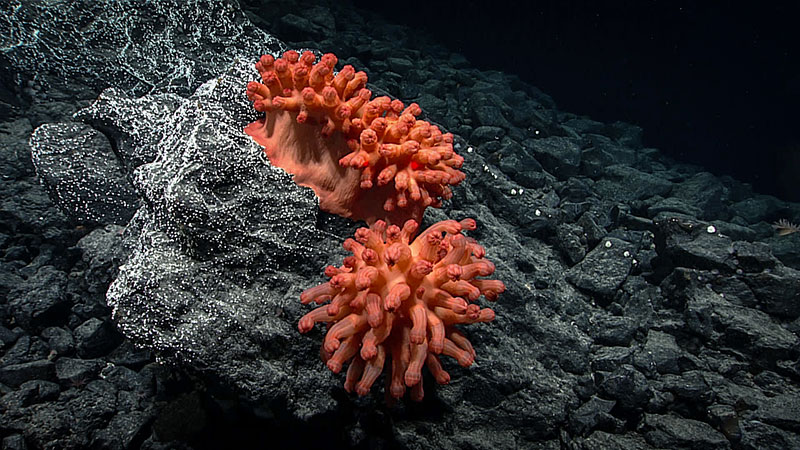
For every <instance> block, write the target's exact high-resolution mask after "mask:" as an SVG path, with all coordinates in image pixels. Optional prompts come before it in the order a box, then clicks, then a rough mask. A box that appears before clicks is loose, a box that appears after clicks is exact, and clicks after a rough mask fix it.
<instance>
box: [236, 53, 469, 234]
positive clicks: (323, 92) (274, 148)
mask: <svg viewBox="0 0 800 450" xmlns="http://www.w3.org/2000/svg"><path fill="white" fill-rule="evenodd" d="M315 61H316V57H315V56H314V54H313V53H311V52H308V51H306V52H303V54H302V55H301V54H299V53H298V52H296V51H293V50H290V51H287V52H285V53H284V54H283V56H281V57H279V58H277V59H276V58H275V57H273V56H271V55H264V56H262V57H261V58H260V59H259V61H258V62H257V63H256V69H257V70H258V71H259V73H260V75H261V83H257V82H252V83H249V84H248V87H247V97H248V99H250V100H251V101H253V106H254V107H255V109H256V110H257V111H259V112H263V113H265V117H264V118H262V119H259V120H257V121H255V122H253V123H251V124H249V125H248V126H247V127H245V129H244V131H245V133H247V134H248V135H250V136H252V137H253V139H254V140H255V141H256V142H258V143H259V144H260V145H261V146H263V147H264V152H265V153H266V155H267V157H268V158H269V160H270V162H271V163H272V164H273V165H275V166H277V167H281V168H283V169H284V170H285V171H287V172H288V173H290V174H292V175H293V177H294V180H295V182H296V183H298V184H300V185H302V186H307V187H310V188H311V189H313V190H314V192H315V193H316V195H317V197H319V202H320V207H321V208H322V209H323V210H325V211H328V212H331V213H334V214H339V215H341V216H345V217H349V218H352V219H355V220H365V221H367V223H372V222H373V221H375V220H377V219H387V220H389V221H390V222H392V223H397V224H400V223H403V222H405V221H406V220H407V219H414V220H417V221H419V220H421V218H422V215H423V213H424V211H425V208H427V207H428V206H439V205H440V204H441V200H442V199H447V198H450V196H451V195H452V193H451V186H453V185H454V184H457V182H458V181H460V180H463V179H464V174H463V173H462V172H460V171H459V170H458V169H459V168H460V166H461V161H463V159H462V158H461V157H460V156H458V155H456V154H455V152H454V151H453V146H452V139H451V140H450V141H443V140H442V136H441V132H439V133H438V134H437V133H433V132H431V130H438V128H437V127H435V126H432V125H431V124H430V123H428V122H425V121H423V120H417V119H416V118H415V117H416V116H418V115H419V114H420V113H421V109H420V108H419V105H417V104H416V103H412V104H411V105H409V106H408V107H406V106H405V105H404V104H403V102H401V101H400V100H397V99H395V100H392V99H390V98H388V97H378V98H375V99H373V100H370V97H371V96H372V92H371V91H369V90H368V89H366V88H365V85H366V82H367V75H366V74H365V73H364V72H356V71H355V69H353V67H352V66H349V65H347V66H344V67H343V68H342V70H341V71H340V72H339V73H338V74H334V72H333V68H334V67H335V66H336V64H337V62H338V59H337V58H336V56H335V55H333V54H332V53H327V54H325V55H324V56H322V58H321V59H320V60H319V62H316V64H315ZM365 131H369V133H368V134H366V135H365V134H364V132H365ZM365 136H366V137H367V140H364V137H365ZM386 145H389V146H390V147H385V146H386ZM376 149H380V150H381V151H380V152H377V151H375V150H376Z"/></svg>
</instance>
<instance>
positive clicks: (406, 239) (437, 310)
mask: <svg viewBox="0 0 800 450" xmlns="http://www.w3.org/2000/svg"><path fill="white" fill-rule="evenodd" d="M417 227H418V224H417V222H415V221H413V220H409V221H407V222H406V223H405V224H404V225H403V228H402V229H401V228H399V227H398V226H396V225H391V226H387V224H386V222H384V221H382V220H379V221H376V222H375V223H374V224H373V225H372V226H371V227H370V228H360V229H358V230H357V231H356V234H355V240H354V239H347V240H346V241H345V243H344V248H345V249H346V250H348V251H351V252H352V253H353V255H351V256H348V257H347V258H345V260H344V264H343V265H342V266H341V267H338V268H337V267H334V266H328V267H327V268H326V269H325V275H326V276H328V277H330V281H329V282H327V283H324V284H321V285H319V286H316V287H313V288H310V289H307V290H305V291H304V292H303V293H302V294H301V296H300V299H301V301H302V303H303V304H308V303H310V302H312V301H313V302H315V303H317V304H322V303H325V302H328V301H330V303H328V304H327V305H323V306H320V307H318V308H316V309H314V310H313V311H311V312H309V313H308V314H306V315H305V316H303V317H302V318H301V319H300V322H299V324H298V329H299V330H300V332H302V333H306V332H308V331H310V330H311V329H312V328H313V327H314V324H315V323H318V322H327V323H328V324H330V325H331V326H330V327H329V328H328V332H327V334H326V335H325V340H324V342H323V346H322V355H323V359H325V360H326V362H327V366H328V368H329V369H330V370H331V371H333V372H334V373H339V372H340V371H341V370H342V367H343V365H344V364H345V363H347V362H349V363H350V366H349V368H348V370H347V377H346V380H345V384H344V387H345V389H346V390H347V391H348V392H352V391H353V390H355V391H356V392H357V393H358V394H359V395H366V394H367V393H368V392H369V391H370V388H371V387H372V385H373V383H374V382H375V380H376V379H377V378H378V376H379V375H380V374H381V372H382V371H383V367H384V363H385V362H386V360H387V359H389V358H390V359H391V361H392V365H391V375H390V378H389V380H388V382H389V394H390V395H391V396H392V397H394V398H400V397H402V396H403V395H404V393H405V391H406V388H407V387H408V388H411V397H412V399H413V400H417V401H419V400H422V397H423V395H424V391H423V388H422V382H421V379H422V373H421V371H422V366H423V365H427V366H428V369H429V370H430V371H431V373H432V374H433V376H434V378H435V379H436V381H437V382H438V383H440V384H446V383H448V382H449V381H450V375H449V374H448V373H447V372H446V371H445V370H444V369H443V368H442V364H441V362H440V361H439V355H441V354H444V355H447V356H450V357H452V358H454V359H455V360H456V361H457V362H458V364H459V365H461V366H463V367H468V366H470V365H471V364H472V363H473V361H474V360H475V350H474V349H473V347H472V345H471V344H470V342H469V341H468V340H467V338H466V337H465V336H464V335H463V334H462V333H461V332H460V331H459V330H458V329H456V327H455V325H456V324H470V323H476V322H489V321H491V320H493V319H494V317H495V314H494V311H492V310H491V309H489V308H483V309H481V308H480V307H479V306H478V305H477V304H475V302H476V301H477V300H478V298H479V297H480V296H481V294H483V296H484V297H486V299H487V300H489V301H495V300H497V297H498V295H500V294H501V293H502V292H503V291H505V285H504V284H503V282H502V281H499V280H487V279H479V278H478V277H485V276H489V275H491V274H492V273H494V270H495V267H494V264H492V263H491V262H490V261H488V260H486V259H484V256H485V253H486V251H485V250H484V248H483V247H481V246H480V245H478V243H477V242H476V241H475V240H474V239H470V238H467V237H465V236H464V235H463V234H461V231H462V230H474V229H475V227H476V224H475V221H474V220H472V219H465V220H462V221H460V222H457V221H455V220H445V221H441V222H437V223H435V224H433V225H432V226H430V227H429V228H428V229H426V230H425V231H423V232H422V233H421V234H420V235H419V236H418V237H417V238H416V239H414V240H413V242H411V239H412V237H413V235H414V233H415V232H416V230H417Z"/></svg>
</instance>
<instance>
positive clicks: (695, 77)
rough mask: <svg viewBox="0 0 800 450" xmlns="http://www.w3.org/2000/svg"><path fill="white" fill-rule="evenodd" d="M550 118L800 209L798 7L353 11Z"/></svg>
mask: <svg viewBox="0 0 800 450" xmlns="http://www.w3.org/2000/svg"><path fill="white" fill-rule="evenodd" d="M354 3H355V4H356V5H357V6H358V7H360V8H363V9H367V10H372V11H375V12H379V13H381V14H382V15H384V17H386V18H387V20H389V19H390V20H391V21H394V22H396V23H402V24H404V25H407V26H410V27H413V28H417V29H419V30H421V31H425V32H427V33H430V34H432V35H434V36H435V39H436V40H437V41H438V42H440V43H442V44H444V45H446V46H448V47H449V48H450V49H452V50H454V51H458V52H460V53H462V54H464V55H465V56H466V57H467V58H468V59H469V61H470V62H471V63H472V64H474V65H475V66H477V67H478V68H480V69H484V70H488V69H494V70H500V71H504V72H507V73H514V74H517V75H518V76H519V77H520V78H521V79H523V80H524V81H527V82H528V83H530V84H532V85H534V86H537V87H538V88H540V89H541V90H543V91H544V92H546V93H548V94H549V95H551V96H552V97H553V99H554V100H555V101H556V103H557V104H558V105H559V108H560V109H562V110H565V111H571V112H574V113H577V114H586V115H589V116H591V117H592V118H593V119H594V120H599V121H602V122H613V121H616V120H622V121H626V122H630V123H634V124H637V125H639V126H641V127H643V128H644V130H645V132H644V143H645V145H647V146H652V147H656V148H658V149H660V150H661V151H663V152H664V153H666V154H669V155H670V156H673V157H675V158H676V159H678V160H680V161H683V162H689V163H693V164H698V165H701V166H704V167H705V169H706V170H709V171H711V172H712V173H714V174H715V175H731V176H733V177H735V178H737V179H740V180H742V181H745V182H748V183H752V184H753V186H754V188H755V190H756V192H760V193H764V194H772V195H775V196H777V197H779V198H782V199H785V200H790V201H798V200H800V181H798V178H800V177H798V175H800V136H798V123H799V122H800V114H798V109H797V105H798V103H800V64H798V56H800V51H798V49H799V48H800V38H798V33H797V31H796V27H797V19H798V17H800V3H798V2H767V3H761V4H758V6H756V5H755V4H754V3H748V2H688V1H677V2H676V1H611V2H584V1H575V0H567V1H559V0H550V1H536V2H520V1H514V0H497V1H492V2H463V1H457V0H443V1H433V2H431V1H426V0H407V1H404V2H403V3H402V5H403V6H402V7H398V6H397V5H395V4H394V3H393V2H385V3H384V2H374V1H367V0H355V2H354Z"/></svg>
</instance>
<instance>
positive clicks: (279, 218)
mask: <svg viewBox="0 0 800 450" xmlns="http://www.w3.org/2000/svg"><path fill="white" fill-rule="evenodd" d="M248 66H249V65H248ZM251 71H252V69H251V68H249V67H246V66H245V65H243V64H242V65H237V66H233V67H231V68H230V70H229V73H228V74H226V75H223V76H221V77H219V78H215V79H212V80H211V81H209V82H208V83H206V84H205V85H203V86H201V87H200V88H199V89H198V90H197V92H196V93H195V94H194V95H193V96H191V97H189V98H188V99H186V100H184V101H182V102H179V104H178V105H177V107H175V108H158V107H153V104H158V103H159V102H161V101H163V100H164V99H161V98H159V97H151V98H149V103H150V107H147V108H141V106H142V103H148V102H147V99H148V97H145V98H143V99H139V101H137V102H131V101H130V99H128V98H127V97H125V96H124V95H123V94H122V93H121V92H119V91H117V90H109V91H106V92H104V94H103V95H102V96H101V97H100V99H99V100H98V101H97V102H95V103H94V104H93V105H92V106H91V108H90V109H89V110H86V111H82V112H81V113H80V114H79V116H81V117H91V118H92V120H98V121H105V122H106V123H107V126H108V127H109V128H111V129H113V128H115V126H116V124H115V123H114V120H115V119H117V120H120V121H121V120H128V119H132V120H133V122H134V123H149V124H151V127H152V128H151V130H150V133H151V134H152V135H155V136H160V137H161V139H154V140H152V141H151V143H150V144H149V145H152V146H153V147H150V146H149V145H148V144H144V145H141V146H140V147H139V150H140V151H141V152H142V153H143V154H153V155H155V157H154V159H153V161H152V162H149V163H146V164H142V165H140V166H138V167H137V168H136V169H135V170H134V171H133V173H132V179H133V185H134V187H135V189H136V190H137V191H138V192H140V193H141V194H142V200H143V203H144V205H145V206H144V207H143V208H141V209H140V210H139V211H138V212H137V213H136V216H135V217H134V218H133V220H132V222H131V225H129V229H133V230H135V232H132V233H131V237H130V238H131V239H132V240H133V242H132V243H131V247H132V249H133V250H132V252H131V254H130V257H129V258H128V259H127V261H126V262H125V264H124V265H123V266H122V267H121V268H120V272H119V276H118V277H117V279H116V281H114V283H113V284H112V285H111V288H110V290H109V292H108V302H109V305H110V306H111V307H112V308H113V311H114V312H113V317H114V319H115V320H116V321H117V323H118V324H119V327H120V329H121V330H122V331H123V333H124V334H125V335H126V336H128V337H129V338H131V339H133V340H134V341H135V342H137V343H140V344H141V345H144V346H146V347H148V348H151V349H153V350H156V351H157V352H159V353H160V354H162V355H164V356H169V357H171V358H174V359H176V360H178V361H183V362H185V363H186V364H187V365H188V366H189V367H193V368H195V369H197V370H199V371H201V372H205V373H206V374H207V375H208V376H209V377H213V378H215V379H218V380H221V381H223V383H224V384H226V385H228V386H229V387H233V388H234V389H235V390H237V391H239V392H243V393H246V396H247V397H248V399H249V400H251V401H254V402H259V403H261V402H269V401H272V400H275V399H278V398H292V399H293V400H292V401H291V406H292V409H293V410H296V411H298V413H299V414H302V413H303V412H304V411H315V412H319V411H321V410H324V409H325V408H326V406H325V404H326V403H327V404H329V403H330V399H329V398H326V397H325V396H314V395H313V389H312V388H311V387H310V386H309V385H308V384H307V383H309V382H310V379H309V378H302V377H296V376H293V375H292V373H293V372H295V371H296V370H303V371H305V370H309V371H311V372H314V368H313V366H314V365H318V364H316V363H317V359H316V358H317V357H316V355H315V354H314V352H313V351H312V352H309V353H310V354H307V355H305V356H306V357H305V358H298V357H296V355H297V354H298V353H303V352H302V351H301V350H298V349H301V348H302V347H303V346H302V344H301V342H300V337H299V336H298V335H297V333H296V332H295V330H294V324H293V323H292V318H293V317H296V315H297V314H299V312H300V306H299V304H298V302H297V301H296V300H295V299H296V298H297V295H298V294H299V289H298V287H295V286H302V285H303V284H304V282H305V281H304V277H305V276H307V275H313V274H316V273H318V270H319V267H318V265H319V264H320V262H323V261H326V260H327V258H328V257H329V254H331V253H335V250H334V246H335V245H336V242H337V241H338V240H339V239H330V238H329V236H327V235H326V233H325V232H324V227H323V228H318V227H316V226H315V224H316V223H317V222H318V220H324V219H322V218H321V217H319V216H318V214H319V213H318V208H317V202H316V198H315V196H314V194H313V192H311V191H310V190H309V189H306V188H302V187H299V186H297V185H296V184H294V183H293V182H292V181H291V179H290V176H289V175H288V174H286V173H285V172H284V171H282V170H281V169H278V168H275V167H272V166H270V165H269V163H268V162H267V161H266V157H265V156H264V155H263V152H262V151H261V150H260V148H259V147H258V146H257V145H256V144H255V143H253V142H252V141H251V140H250V139H249V138H248V137H247V136H245V135H244V134H243V133H242V131H241V129H242V123H243V121H244V120H245V118H246V115H247V114H248V112H247V110H248V105H247V103H246V99H245V98H244V97H243V95H241V93H242V92H243V91H244V82H245V80H247V79H248V78H249V77H250V76H251V74H250V72H251ZM169 101H170V102H172V101H174V99H169ZM154 111H155V112H156V113H155V114H154V113H153V112H154ZM143 115H145V116H146V117H143ZM123 126H124V124H122V123H120V124H119V127H120V128H122V127H123ZM334 221H335V220H334ZM265 354H266V355H268V356H267V357H256V355H265ZM293 355H295V357H293ZM303 366H306V367H305V368H304V369H300V368H301V367H303ZM317 382H319V383H321V384H322V385H325V384H326V382H325V381H321V380H317ZM298 383H299V384H298ZM305 393H308V394H312V395H308V396H305Z"/></svg>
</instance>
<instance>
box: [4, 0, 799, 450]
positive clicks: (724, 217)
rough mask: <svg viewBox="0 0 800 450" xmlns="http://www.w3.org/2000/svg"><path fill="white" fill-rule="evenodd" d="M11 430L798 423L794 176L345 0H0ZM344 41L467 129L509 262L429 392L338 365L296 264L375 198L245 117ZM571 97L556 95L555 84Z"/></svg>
mask: <svg viewBox="0 0 800 450" xmlns="http://www.w3.org/2000/svg"><path fill="white" fill-rule="evenodd" d="M0 23H2V24H3V26H2V28H0V30H5V31H2V32H0V41H2V42H0V61H2V65H1V66H0V67H3V69H2V72H1V73H0V77H2V79H3V84H2V86H3V88H2V91H0V117H2V123H0V130H2V132H0V141H1V143H0V154H1V155H2V158H0V164H2V173H3V177H2V180H0V187H1V188H2V190H3V191H2V196H0V198H2V204H0V243H1V244H2V260H1V261H0V293H1V294H2V299H3V301H2V302H0V346H1V347H0V349H1V350H2V357H0V394H2V397H0V438H2V446H3V447H2V448H4V449H6V448H8V449H25V448H31V449H33V448H53V449H55V448H58V449H61V448H147V449H151V448H152V449H156V448H218V447H223V446H226V447H236V446H256V445H258V446H263V447H275V448H284V447H294V448H297V447H299V448H316V447H320V446H322V445H326V446H328V447H342V448H344V447H352V448H365V449H366V448H414V449H416V448H419V449H422V448H445V449H446V448H453V449H456V448H458V449H460V448H470V449H477V448H570V449H596V448H620V449H638V448H673V449H679V448H680V449H683V448H703V449H704V450H705V449H709V448H734V449H750V448H753V449H756V448H758V449H765V448H776V449H779V448H796V447H800V436H799V435H798V433H799V432H800V410H798V406H797V405H798V404H800V401H798V400H800V389H798V386H797V381H798V379H800V367H798V357H799V356H800V351H799V350H800V349H799V348H798V332H799V331H800V326H799V325H800V323H799V322H798V317H800V272H798V270H797V269H798V268H800V257H799V256H798V255H799V254H800V252H798V249H800V233H793V234H787V235H778V234H776V233H775V230H774V229H773V226H772V224H773V223H774V222H775V221H778V220H780V219H787V220H794V221H797V219H798V218H800V205H797V204H793V203H788V202H784V201H781V200H780V199H777V198H774V197H770V196H765V195H760V194H758V193H755V192H753V191H752V189H751V188H750V187H749V186H748V185H746V184H743V183H740V182H738V181H736V180H734V179H731V178H729V177H717V176H714V175H712V174H710V173H708V172H706V171H704V170H703V169H702V168H700V167H696V166H690V165H686V164H681V163H679V162H676V161H674V160H671V159H669V158H667V157H665V156H664V155H663V154H661V153H660V152H659V151H658V150H657V149H653V148H645V147H644V146H643V144H642V134H643V132H644V131H646V130H644V131H643V130H641V129H640V128H638V127H636V126H634V125H630V124H626V123H612V124H605V123H600V122H596V121H593V120H591V119H590V118H587V117H581V116H578V115H575V114H570V113H568V112H563V111H560V110H559V109H558V108H557V106H556V102H555V101H554V100H553V99H551V98H550V97H549V96H547V95H546V94H545V93H543V92H541V91H539V90H538V89H536V88H535V87H533V86H530V85H527V84H525V83H523V82H522V81H520V80H519V79H518V78H517V77H515V76H512V75H508V74H504V73H500V72H487V71H479V70H476V69H474V68H472V67H471V65H470V63H469V61H467V60H466V59H464V58H463V57H462V56H460V55H458V54H455V53H452V52H450V51H448V50H447V49H445V48H442V47H440V46H438V45H436V43H435V42H432V41H431V40H430V39H429V38H427V37H426V36H425V35H424V34H421V33H419V32H418V31H414V30H410V29H408V28H405V27H401V26H396V25H392V24H389V23H386V22H385V21H383V20H381V19H380V18H377V17H374V16H371V15H369V14H367V13H364V12H363V11H358V10H356V9H354V8H353V7H351V6H348V5H347V4H342V3H340V2H324V1H317V2H301V3H300V4H299V5H298V3H297V2H289V1H264V2H256V1H243V2H241V4H239V3H236V2H232V1H231V2H211V1H188V2H182V1H181V2H179V1H174V2H169V1H167V2H153V3H143V2H136V1H125V2H112V1H108V2H88V1H87V2H70V3H51V2H45V1H21V2H17V3H15V4H9V5H6V6H0ZM287 48H296V49H300V48H309V49H313V50H315V51H321V52H334V53H336V54H337V55H338V56H339V58H340V61H341V63H342V64H352V65H354V66H355V67H356V68H357V69H361V70H364V71H366V72H367V74H368V75H369V78H370V85H369V87H370V88H371V89H373V90H374V91H376V92H381V93H387V94H389V95H391V96H393V97H396V98H400V99H402V100H403V101H405V102H407V103H409V102H417V103H419V104H420V105H421V107H422V109H423V111H424V117H425V118H426V119H427V120H430V121H432V122H435V123H438V124H440V125H441V126H442V127H443V128H444V129H446V130H448V131H450V132H452V133H454V134H455V135H456V136H457V137H456V143H455V147H456V150H457V151H458V152H459V153H460V154H462V155H463V156H464V157H465V164H464V168H463V170H464V171H465V172H466V174H467V179H466V181H465V182H464V183H462V184H461V185H460V186H458V187H457V188H456V189H455V190H454V197H453V199H452V200H451V201H448V202H446V204H445V206H444V208H442V209H441V210H429V211H428V212H427V213H426V217H425V223H426V224H430V223H433V222H434V221H436V220H441V219H444V218H455V219H461V218H464V217H474V218H475V219H476V220H477V222H478V224H479V228H478V230H476V231H475V232H473V233H471V235H472V236H474V237H476V238H477V239H478V240H479V241H480V242H481V244H482V245H484V246H485V247H486V249H487V255H488V258H489V259H490V260H492V261H493V262H495V264H496V265H497V272H496V273H495V275H494V276H495V277H497V278H498V279H501V280H503V281H504V282H505V283H506V285H507V287H508V289H507V291H506V292H505V293H504V294H503V295H502V296H501V297H500V300H499V301H498V302H497V303H496V304H494V305H493V306H492V307H493V308H494V309H495V311H496V313H497V318H496V319H495V321H493V322H491V323H488V324H480V325H472V326H468V327H464V328H463V330H464V332H465V333H466V334H467V336H468V337H469V338H470V340H471V341H472V342H473V345H474V346H475V348H476V350H477V353H478V357H477V361H476V363H475V364H474V365H473V366H472V367H470V368H467V369H463V368H460V367H457V366H456V365H455V364H454V363H453V362H452V361H447V362H445V364H446V366H447V369H448V371H450V373H451V374H452V375H453V377H452V378H453V379H452V381H451V383H450V384H449V385H447V386H436V385H435V384H434V383H433V382H432V381H433V380H432V379H430V377H429V376H427V375H426V376H425V383H426V397H425V399H424V401H423V402H421V403H413V402H410V401H407V400H406V401H403V402H399V403H397V404H393V405H387V404H386V402H385V401H384V396H383V393H382V392H381V389H380V388H378V387H377V386H376V388H374V389H373V392H372V393H371V394H370V395H368V396H366V397H363V398H357V397H355V396H351V395H348V394H347V393H345V392H344V390H343V389H342V387H341V385H342V377H341V376H337V375H334V374H332V373H330V372H329V371H328V370H327V368H325V366H324V364H322V363H321V362H320V360H319V357H318V352H319V345H320V341H321V336H322V334H321V332H319V331H318V332H313V333H310V334H309V335H307V336H306V335H300V334H299V333H297V331H296V323H297V320H298V318H299V317H300V316H301V315H302V314H304V313H305V312H306V311H307V308H305V307H303V306H302V305H300V304H299V300H298V296H299V293H300V292H301V291H302V290H303V289H305V288H306V287H309V286H313V285H316V284H318V283H320V282H322V280H323V278H322V275H321V269H322V267H324V266H325V265H326V264H334V263H336V264H338V262H339V261H341V258H342V257H343V256H344V255H345V252H344V251H343V250H342V249H341V247H340V243H341V242H342V241H343V240H344V238H345V237H347V236H351V235H352V233H353V231H354V230H355V229H356V228H357V227H358V226H359V225H358V224H355V223H352V222H350V221H348V220H345V219H341V218H338V217H334V216H330V215H328V214H325V213H322V212H320V211H319V209H318V208H317V206H316V200H315V198H314V196H313V194H312V193H311V192H310V191H309V190H308V189H304V188H300V187H298V186H296V185H294V183H292V182H291V180H290V178H289V177H288V176H287V175H286V174H285V173H283V172H282V171H281V170H279V169H276V168H273V167H272V166H270V165H269V163H268V161H267V160H266V158H265V157H264V156H263V155H262V154H261V151H260V149H259V147H258V146H257V145H256V144H254V143H253V142H251V141H250V140H249V138H248V137H247V136H245V135H244V134H243V133H242V132H241V129H242V127H243V126H244V125H246V124H247V123H249V122H250V121H252V120H254V119H255V118H256V117H257V115H256V113H255V112H254V111H252V108H251V107H250V105H249V104H248V102H247V100H246V98H245V96H244V86H245V85H246V83H247V82H248V81H250V80H253V79H255V77H256V72H255V70H254V69H253V67H252V62H254V61H255V60H256V59H257V57H258V56H259V55H261V54H262V53H264V52H278V51H282V50H285V49H287ZM556 100H557V99H556Z"/></svg>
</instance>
